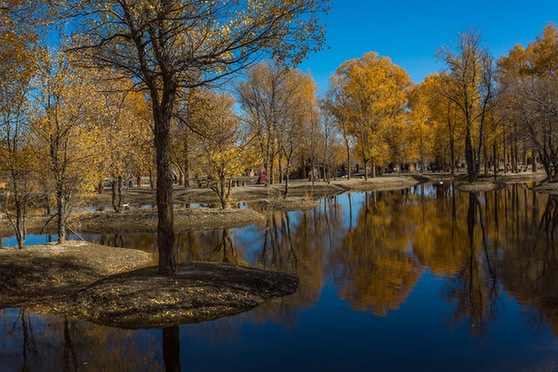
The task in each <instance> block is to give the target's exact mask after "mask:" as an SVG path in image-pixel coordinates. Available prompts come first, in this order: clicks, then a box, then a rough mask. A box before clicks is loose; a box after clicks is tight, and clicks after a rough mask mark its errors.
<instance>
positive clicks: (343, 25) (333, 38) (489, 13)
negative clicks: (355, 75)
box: [299, 0, 558, 92]
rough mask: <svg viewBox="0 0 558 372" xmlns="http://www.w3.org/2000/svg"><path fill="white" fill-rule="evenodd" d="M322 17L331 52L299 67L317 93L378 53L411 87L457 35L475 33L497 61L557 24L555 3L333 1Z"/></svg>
mask: <svg viewBox="0 0 558 372" xmlns="http://www.w3.org/2000/svg"><path fill="white" fill-rule="evenodd" d="M331 1H335V2H336V4H335V6H334V9H333V10H332V11H331V13H330V14H328V15H327V16H325V17H324V21H325V23H326V25H327V29H326V43H327V45H328V46H329V49H324V50H323V51H321V52H318V53H314V54H312V55H310V56H309V58H307V60H306V61H304V62H303V63H302V64H301V65H300V66H299V67H300V69H301V70H302V71H304V72H307V71H310V72H311V74H312V75H313V76H314V79H315V81H316V83H317V84H318V89H319V91H320V92H325V90H326V89H327V85H328V79H329V77H330V76H331V75H332V74H333V73H335V70H336V69H337V67H339V66H340V65H341V64H342V63H343V62H345V61H347V60H349V59H352V58H359V57H361V56H362V55H364V54H365V53H366V52H371V51H374V52H378V53H379V54H380V56H387V57H390V58H391V60H392V61H393V62H394V63H395V64H397V65H399V66H401V67H402V68H404V69H405V70H406V71H407V73H408V74H409V75H410V77H411V80H412V81H413V82H415V83H421V82H422V81H423V79H424V78H425V77H426V76H427V75H429V74H431V73H434V72H436V71H438V70H440V68H441V67H443V65H442V64H441V63H438V62H437V61H436V57H435V56H434V54H435V53H436V50H437V49H438V48H439V47H440V46H441V45H451V44H452V43H453V42H455V40H456V39H457V34H458V33H459V32H461V33H463V32H467V30H468V29H470V28H476V29H478V30H480V31H482V32H483V39H484V42H485V45H486V46H487V47H488V48H489V49H490V50H491V52H492V54H493V55H494V57H495V58H499V57H500V56H501V55H503V54H507V53H508V51H509V50H510V49H511V48H512V47H513V46H514V45H516V44H522V45H524V46H526V45H527V44H528V43H530V42H532V41H534V40H535V38H536V36H537V35H540V34H541V33H542V30H543V27H544V26H545V25H546V24H547V23H549V22H553V23H558V0H543V1H537V0H531V1H517V0H510V1H499V0H498V1H494V0H484V1H482V0H464V1H459V2H454V1H442V0H425V1H411V0H384V1H376V0H331Z"/></svg>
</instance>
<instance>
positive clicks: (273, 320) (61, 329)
mask: <svg viewBox="0 0 558 372" xmlns="http://www.w3.org/2000/svg"><path fill="white" fill-rule="evenodd" d="M322 202H323V203H322V205H321V206H320V207H317V208H315V209H312V210H309V211H306V212H262V213H266V217H267V218H266V219H265V220H264V221H262V222H261V223H259V224H257V225H252V226H249V227H245V228H240V229H216V230H208V231H188V232H184V233H181V234H177V236H176V239H177V242H178V244H179V246H180V258H179V260H181V261H191V260H197V261H217V262H230V263H235V264H240V265H249V266H256V267H261V268H267V269H271V270H279V271H285V272H291V273H296V274H298V275H299V276H300V280H301V282H300V288H299V290H298V292H297V293H296V294H294V295H293V296H289V297H285V298H282V299H279V300H277V301H274V302H271V303H268V304H264V305H262V306H260V307H258V308H255V309H253V310H251V311H249V312H246V313H243V314H239V315H237V316H233V317H228V318H222V319H218V320H215V321H209V322H204V323H200V324H187V325H181V326H177V327H169V328H166V329H143V330H123V329H118V328H111V327H105V326H99V325H95V324H92V323H88V322H85V321H81V320H77V319H71V318H67V317H65V316H60V315H39V314H34V313H31V312H29V311H26V310H24V309H2V310H0V318H1V320H0V370H1V371H4V370H5V371H11V370H23V369H29V370H66V369H68V370H70V369H71V370H118V371H126V370H136V371H139V370H142V371H143V370H165V369H167V370H180V369H182V370H195V371H222V370H243V371H250V370H254V371H256V370H257V371H261V370H265V371H273V370H277V371H284V370H301V371H302V370H303V371H308V370H335V371H338V370H367V371H370V370H375V371H394V370H396V371H409V370H413V371H422V370H424V371H448V370H451V371H473V370H474V371H478V370H482V371H511V370H513V371H524V370H526V371H539V370H540V371H552V370H558V285H557V284H556V283H558V254H557V253H558V252H557V249H558V240H557V239H558V197H555V196H547V195H541V194H537V193H535V192H533V191H532V190H529V188H528V187H527V186H526V185H511V186H508V187H507V188H505V189H502V190H498V191H491V192H479V193H465V192H459V191H457V190H454V189H453V187H452V185H451V184H450V183H437V184H425V185H418V186H416V187H413V188H411V189H405V190H397V191H382V192H368V193H352V194H343V195H338V196H335V197H332V198H327V199H324V200H323V201H322ZM86 238H87V239H91V240H93V241H97V242H101V243H103V244H107V245H112V246H116V247H131V248H138V249H142V250H147V251H153V252H155V251H156V249H155V245H154V241H155V237H154V236H153V234H110V235H109V234H106V235H94V236H86ZM115 249H118V248H115Z"/></svg>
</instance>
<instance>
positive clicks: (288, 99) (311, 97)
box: [277, 70, 319, 198]
mask: <svg viewBox="0 0 558 372" xmlns="http://www.w3.org/2000/svg"><path fill="white" fill-rule="evenodd" d="M279 101H280V108H281V111H280V112H279V117H280V119H279V122H278V130H277V134H278V137H277V143H278V146H279V149H280V152H281V155H282V157H283V158H284V160H285V169H284V171H283V172H282V173H283V174H284V178H285V179H284V181H285V188H284V193H283V196H284V197H285V198H286V197H287V195H288V192H289V178H290V173H291V168H292V162H293V156H294V155H295V153H296V152H297V151H298V150H300V149H301V148H302V147H303V146H304V144H305V142H306V139H307V134H308V133H309V130H308V128H311V127H313V126H315V123H316V122H317V121H318V120H319V113H318V107H317V105H318V101H317V98H316V86H315V84H314V80H313V79H312V77H311V76H310V75H308V74H303V73H301V72H300V71H295V70H289V71H287V79H286V81H285V82H284V86H283V89H282V91H281V92H280V97H279ZM302 166H304V164H302Z"/></svg>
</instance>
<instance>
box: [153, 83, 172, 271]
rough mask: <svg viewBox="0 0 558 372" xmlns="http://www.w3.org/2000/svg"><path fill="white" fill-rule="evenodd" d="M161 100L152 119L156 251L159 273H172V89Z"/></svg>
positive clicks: (156, 105) (155, 106) (164, 93)
mask: <svg viewBox="0 0 558 372" xmlns="http://www.w3.org/2000/svg"><path fill="white" fill-rule="evenodd" d="M162 101H163V102H162V103H161V104H160V105H159V104H157V103H156V102H155V103H154V104H153V106H154V110H153V117H154V123H155V128H154V131H155V153H156V159H157V187H156V190H157V216H158V224H157V248H158V252H159V274H160V275H174V273H175V272H176V255H177V251H176V247H175V245H174V214H173V209H172V208H173V198H172V184H173V173H172V169H171V164H172V159H171V151H170V149H171V132H170V123H171V114H172V107H173V102H174V92H173V91H165V92H163V99H162Z"/></svg>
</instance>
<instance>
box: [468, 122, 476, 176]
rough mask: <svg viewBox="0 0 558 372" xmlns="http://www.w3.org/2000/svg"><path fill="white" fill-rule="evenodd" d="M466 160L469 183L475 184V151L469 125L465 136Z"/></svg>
mask: <svg viewBox="0 0 558 372" xmlns="http://www.w3.org/2000/svg"><path fill="white" fill-rule="evenodd" d="M465 160H466V161H467V175H468V176H469V182H475V181H476V180H477V172H476V164H475V151H474V150H473V144H472V142H471V128H470V127H469V125H467V131H466V134H465Z"/></svg>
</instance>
